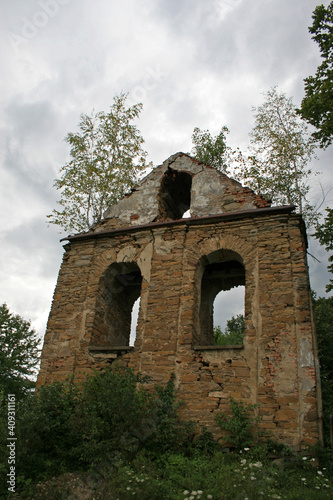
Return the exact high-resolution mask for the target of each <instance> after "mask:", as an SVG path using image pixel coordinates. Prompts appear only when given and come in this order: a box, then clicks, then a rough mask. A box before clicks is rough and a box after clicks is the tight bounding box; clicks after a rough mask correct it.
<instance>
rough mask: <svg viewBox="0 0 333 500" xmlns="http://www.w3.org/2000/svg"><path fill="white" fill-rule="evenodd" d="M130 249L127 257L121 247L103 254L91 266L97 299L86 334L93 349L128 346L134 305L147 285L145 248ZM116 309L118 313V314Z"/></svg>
mask: <svg viewBox="0 0 333 500" xmlns="http://www.w3.org/2000/svg"><path fill="white" fill-rule="evenodd" d="M131 250H132V251H128V248H127V252H126V253H124V255H122V249H121V248H120V249H117V250H116V249H113V250H108V251H106V252H103V253H102V254H100V255H99V256H98V257H96V259H95V262H94V265H93V266H92V269H91V275H90V276H91V278H90V286H91V287H92V289H93V290H94V291H95V296H94V298H93V303H92V310H93V314H92V315H91V319H90V322H89V325H88V324H87V327H88V328H87V331H86V336H87V338H89V340H90V345H92V346H95V347H97V346H105V347H112V346H118V347H120V346H122V345H124V346H128V342H129V336H130V326H131V312H132V308H133V304H134V302H135V301H136V300H137V298H139V297H141V292H142V289H143V288H147V286H148V284H147V283H146V279H145V274H146V273H145V272H144V269H143V267H144V262H143V261H142V259H141V254H142V249H140V248H135V247H134V246H133V247H132V248H131ZM118 292H119V295H118ZM120 296H121V297H120ZM120 302H122V304H121V303H120ZM108 308H110V311H108V310H107V309H108ZM112 308H114V309H113V310H112ZM115 310H117V311H118V312H117V313H116V314H115ZM118 313H119V314H118ZM112 315H113V318H112ZM117 315H118V316H119V317H118V318H117V317H116V316H117ZM117 321H119V322H120V324H121V325H122V327H120V328H118V331H117V328H116V327H115V326H114V325H115V324H116V322H117ZM121 329H123V331H121Z"/></svg>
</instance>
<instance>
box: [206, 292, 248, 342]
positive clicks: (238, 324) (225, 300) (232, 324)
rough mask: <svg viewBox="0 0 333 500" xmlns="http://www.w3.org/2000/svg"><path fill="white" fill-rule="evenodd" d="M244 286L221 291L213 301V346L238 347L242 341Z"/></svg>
mask: <svg viewBox="0 0 333 500" xmlns="http://www.w3.org/2000/svg"><path fill="white" fill-rule="evenodd" d="M244 302H245V286H242V285H240V286H237V287H236V288H231V289H230V290H222V291H221V292H219V293H218V294H217V295H216V297H215V300H214V305H213V330H214V344H215V345H240V344H243V339H244V326H245V324H244V323H245V321H244Z"/></svg>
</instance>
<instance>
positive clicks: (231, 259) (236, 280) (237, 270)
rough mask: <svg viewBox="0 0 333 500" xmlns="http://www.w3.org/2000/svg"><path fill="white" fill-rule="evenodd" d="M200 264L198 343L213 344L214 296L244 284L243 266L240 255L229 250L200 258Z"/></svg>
mask: <svg viewBox="0 0 333 500" xmlns="http://www.w3.org/2000/svg"><path fill="white" fill-rule="evenodd" d="M201 265H202V278H201V291H200V308H199V322H200V345H214V335H213V329H214V301H215V298H216V296H217V295H218V294H219V292H221V291H226V290H231V289H233V288H234V287H238V286H241V285H245V268H244V265H243V262H242V259H241V257H240V256H239V255H238V254H237V253H235V252H233V251H230V250H218V251H216V252H213V253H212V254H210V255H208V256H206V257H205V258H204V259H203V260H202V262H201ZM215 306H216V305H215ZM222 307H223V305H222ZM225 307H228V306H225ZM231 316H232V314H231V315H230V317H231Z"/></svg>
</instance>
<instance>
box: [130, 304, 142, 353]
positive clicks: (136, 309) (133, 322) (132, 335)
mask: <svg viewBox="0 0 333 500" xmlns="http://www.w3.org/2000/svg"><path fill="white" fill-rule="evenodd" d="M139 309H140V297H139V298H138V299H136V301H135V302H134V304H133V308H132V315H131V333H130V341H129V345H130V346H134V343H135V339H136V328H137V326H138V319H139Z"/></svg>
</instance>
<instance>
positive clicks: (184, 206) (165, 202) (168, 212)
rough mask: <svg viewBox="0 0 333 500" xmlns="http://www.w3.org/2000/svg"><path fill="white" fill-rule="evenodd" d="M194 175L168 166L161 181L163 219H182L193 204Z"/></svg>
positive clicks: (161, 214)
mask: <svg viewBox="0 0 333 500" xmlns="http://www.w3.org/2000/svg"><path fill="white" fill-rule="evenodd" d="M191 187H192V177H191V175H190V174H188V173H187V172H179V171H177V170H173V169H172V168H168V170H167V172H166V173H165V174H164V176H163V179H162V181H161V187H160V192H159V213H160V218H161V219H162V220H165V219H173V220H177V219H181V218H182V217H183V216H184V214H185V213H186V212H187V211H188V210H189V209H190V206H191Z"/></svg>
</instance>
